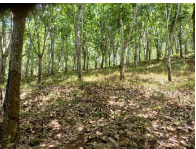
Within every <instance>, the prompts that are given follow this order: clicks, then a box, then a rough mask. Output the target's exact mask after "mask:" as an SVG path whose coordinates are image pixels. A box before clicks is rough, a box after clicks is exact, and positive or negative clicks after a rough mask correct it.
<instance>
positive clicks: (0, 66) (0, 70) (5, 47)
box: [0, 12, 13, 83]
mask: <svg viewBox="0 0 196 149" xmlns="http://www.w3.org/2000/svg"><path fill="white" fill-rule="evenodd" d="M12 20H13V16H12V15H11V30H10V37H9V39H8V40H7V37H6V18H5V13H4V12H2V36H0V37H1V38H0V40H1V60H0V83H4V76H5V68H6V60H7V57H8V55H9V49H10V46H11V37H12V36H11V35H12Z"/></svg>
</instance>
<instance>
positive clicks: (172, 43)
mask: <svg viewBox="0 0 196 149" xmlns="http://www.w3.org/2000/svg"><path fill="white" fill-rule="evenodd" d="M165 10H166V21H167V42H168V43H169V16H170V13H169V16H168V15H167V6H166V4H165ZM170 12H171V9H170ZM179 12H180V4H178V10H177V14H176V20H175V24H174V27H173V38H172V42H171V45H170V46H169V44H168V45H167V47H168V80H169V81H172V77H171V72H172V69H171V58H170V54H171V49H172V48H173V46H174V43H175V36H176V33H175V32H176V25H177V20H178V15H179Z"/></svg>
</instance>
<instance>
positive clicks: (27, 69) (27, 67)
mask: <svg viewBox="0 0 196 149" xmlns="http://www.w3.org/2000/svg"><path fill="white" fill-rule="evenodd" d="M30 52H31V43H30V44H29V49H28V57H27V66H26V72H25V77H27V75H28V71H29V59H30Z"/></svg>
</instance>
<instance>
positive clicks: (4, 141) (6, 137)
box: [3, 135, 11, 142]
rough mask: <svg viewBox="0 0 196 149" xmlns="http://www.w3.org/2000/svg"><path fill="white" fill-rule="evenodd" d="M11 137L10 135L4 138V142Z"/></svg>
mask: <svg viewBox="0 0 196 149" xmlns="http://www.w3.org/2000/svg"><path fill="white" fill-rule="evenodd" d="M10 138H11V135H9V136H8V137H6V138H3V142H6V141H7V140H9V139H10Z"/></svg>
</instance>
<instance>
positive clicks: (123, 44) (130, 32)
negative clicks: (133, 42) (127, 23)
mask: <svg viewBox="0 0 196 149" xmlns="http://www.w3.org/2000/svg"><path fill="white" fill-rule="evenodd" d="M137 8H138V4H136V8H135V14H134V18H133V22H132V25H131V27H130V30H129V35H128V39H127V42H126V43H124V33H123V31H124V25H123V20H122V4H120V9H121V13H120V25H121V43H122V52H121V61H120V65H121V69H120V80H122V79H124V78H125V76H124V69H125V68H124V67H125V63H124V59H125V51H126V48H127V46H128V44H129V40H130V38H131V34H132V30H133V27H134V24H135V20H136V16H137Z"/></svg>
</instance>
